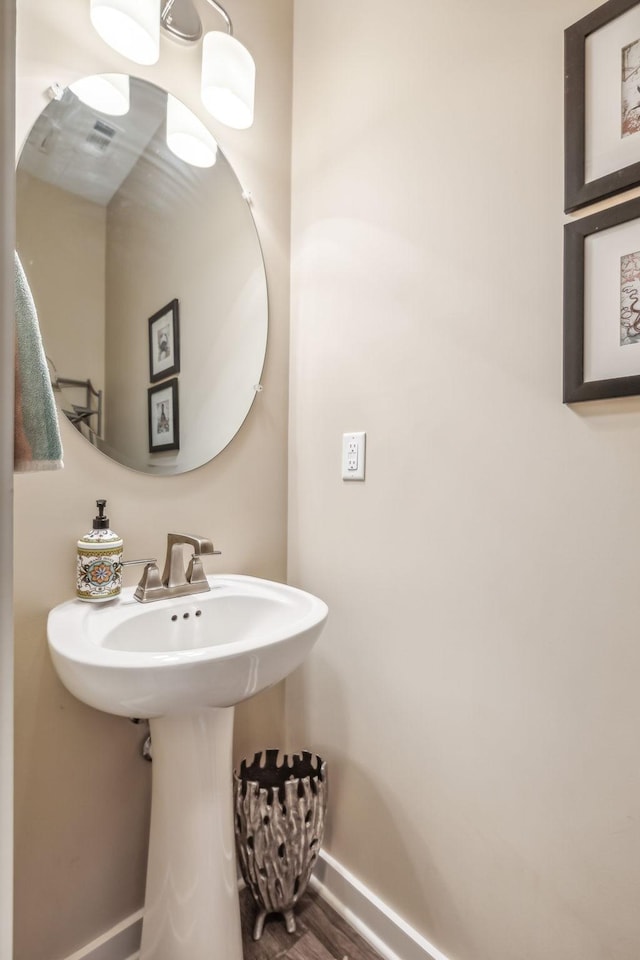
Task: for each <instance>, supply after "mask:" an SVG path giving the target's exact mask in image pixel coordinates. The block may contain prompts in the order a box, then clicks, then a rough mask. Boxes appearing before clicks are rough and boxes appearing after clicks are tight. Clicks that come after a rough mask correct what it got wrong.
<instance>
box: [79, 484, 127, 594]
mask: <svg viewBox="0 0 640 960" xmlns="http://www.w3.org/2000/svg"><path fill="white" fill-rule="evenodd" d="M96 505H97V507H98V516H97V517H95V519H94V521H93V529H91V530H90V531H89V533H87V534H85V536H84V537H82V539H81V540H78V574H77V590H76V593H77V597H78V599H79V600H89V601H90V602H92V603H101V602H103V601H105V600H113V598H114V597H117V596H118V594H119V593H120V590H121V588H122V538H121V537H119V536H118V534H117V533H114V532H113V530H110V529H109V517H105V515H104V510H105V507H106V505H107V501H106V500H96Z"/></svg>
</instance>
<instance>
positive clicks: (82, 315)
mask: <svg viewBox="0 0 640 960" xmlns="http://www.w3.org/2000/svg"><path fill="white" fill-rule="evenodd" d="M116 79H117V80H118V86H119V87H122V86H124V87H125V88H128V91H127V89H125V94H127V96H128V101H129V108H128V111H127V112H126V113H124V114H120V115H113V114H111V113H109V114H108V113H104V112H101V111H100V110H97V109H95V108H92V107H90V106H88V105H87V102H86V100H85V98H84V97H83V100H81V99H80V98H79V95H76V93H74V92H73V91H74V90H78V91H79V92H81V88H80V87H77V85H76V84H72V88H73V89H71V88H69V89H66V90H64V91H60V96H59V99H56V100H52V101H51V102H50V103H49V104H48V105H47V107H46V108H45V109H44V110H43V112H42V113H41V114H40V116H39V117H38V119H37V120H36V122H35V124H34V126H33V128H32V130H31V132H30V135H29V137H28V139H27V141H26V143H25V145H24V148H23V150H22V153H21V155H20V160H19V163H18V169H17V242H16V245H17V250H18V255H19V256H20V259H21V261H22V265H23V267H24V270H25V273H26V275H27V278H28V280H29V284H30V286H31V290H32V293H33V296H34V300H35V304H36V308H37V311H38V318H39V321H40V327H41V330H42V337H43V341H44V346H45V351H46V354H47V359H48V361H49V366H50V371H51V376H52V383H53V385H54V392H55V395H56V397H57V399H58V406H59V410H61V411H62V412H63V413H64V415H65V416H66V417H67V418H68V419H69V420H70V422H71V423H73V425H74V426H75V427H76V429H78V430H79V432H80V433H81V434H82V435H83V436H84V437H85V438H86V439H87V440H88V442H89V443H91V444H93V446H94V447H96V448H97V449H98V450H100V451H101V452H103V453H105V454H107V455H108V456H110V457H111V458H112V459H114V460H116V461H117V462H118V463H121V464H124V465H125V466H127V467H130V468H132V469H134V470H139V471H142V472H145V473H150V474H160V475H166V474H177V473H183V472H186V471H188V470H193V469H195V468H196V467H199V466H201V465H202V464H204V463H207V462H208V461H209V460H211V459H212V458H213V457H215V456H216V455H217V454H218V453H220V451H221V450H222V449H223V448H224V447H225V446H226V445H227V444H228V443H229V441H230V440H231V439H232V438H233V437H234V435H235V434H236V432H237V431H238V430H239V428H240V426H241V425H242V423H243V421H244V419H245V417H246V416H247V414H248V412H249V409H250V407H251V404H252V403H253V400H254V398H255V395H256V391H257V390H259V389H260V387H259V383H260V376H261V373H262V367H263V364H264V357H265V351H266V342H267V324H268V303H267V283H266V276H265V270H264V263H263V258H262V251H261V248H260V243H259V240H258V235H257V231H256V228H255V224H254V221H253V216H252V214H251V210H250V208H249V205H248V203H247V201H246V199H245V198H244V197H243V194H242V188H241V186H240V184H239V183H238V180H237V178H236V176H235V174H234V172H233V170H232V169H231V166H230V165H229V163H228V161H227V160H226V159H225V157H224V156H223V155H222V153H221V151H220V150H219V149H218V150H217V155H216V154H215V149H216V145H215V142H214V141H213V139H212V138H211V135H210V134H208V133H207V131H206V130H205V128H204V126H203V125H202V124H200V122H199V121H198V120H197V118H196V117H195V116H194V115H193V114H191V112H190V111H186V108H184V107H183V106H182V105H181V104H180V103H179V102H178V101H176V100H175V99H174V98H173V97H171V96H170V95H168V94H167V93H166V91H164V90H161V89H160V88H158V87H156V86H154V85H153V84H151V83H148V82H146V81H143V80H139V79H135V78H133V77H132V78H127V77H120V76H119V75H118V77H117V78H116ZM125 108H126V103H125ZM109 109H112V108H109ZM113 109H115V108H113ZM172 110H173V112H174V115H173V119H172V117H171V111H172ZM176 111H178V114H177V115H178V120H177V121H176V119H175V116H176ZM168 113H169V117H168ZM180 117H182V121H181V120H180ZM185 117H186V120H185ZM176 122H177V123H178V129H177V141H176V140H174V142H173V144H172V146H173V149H174V150H175V149H176V142H177V143H178V147H177V152H180V153H184V150H183V149H182V150H181V149H180V138H181V137H182V146H183V147H184V141H185V140H186V141H187V146H189V144H190V145H191V147H193V146H196V147H198V152H197V153H196V155H195V157H194V159H195V160H196V161H197V162H198V163H201V162H206V163H210V162H211V157H212V155H213V156H215V163H214V164H213V165H212V166H211V165H209V166H196V165H194V163H193V161H192V162H185V161H184V160H183V159H180V158H179V157H178V156H177V155H176V153H174V152H172V149H170V148H169V146H168V139H169V141H171V137H170V136H169V138H168V133H169V134H171V128H172V124H173V126H174V127H175V124H176ZM168 123H169V128H168ZM181 123H182V126H180V124H181ZM173 132H174V134H176V130H175V129H174V130H173ZM203 132H204V136H205V141H206V138H207V137H208V138H209V142H205V143H204V146H203V145H202V144H198V143H195V141H194V138H196V140H197V137H198V136H199V135H200V134H201V133H203ZM202 150H204V156H203V155H202V152H201V151H202ZM212 150H213V154H212V152H211V151H212ZM207 151H208V154H207Z"/></svg>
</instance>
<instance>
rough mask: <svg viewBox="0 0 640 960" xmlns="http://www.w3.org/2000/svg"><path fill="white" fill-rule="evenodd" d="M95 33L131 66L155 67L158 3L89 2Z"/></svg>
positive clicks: (125, 0)
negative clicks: (135, 64)
mask: <svg viewBox="0 0 640 960" xmlns="http://www.w3.org/2000/svg"><path fill="white" fill-rule="evenodd" d="M90 16H91V23H92V24H93V26H94V28H95V30H96V32H97V33H99V34H100V36H101V37H102V39H103V40H104V42H105V43H107V44H108V45H109V46H110V47H112V48H113V49H114V50H117V52H118V53H121V54H122V55H123V57H127V58H128V59H129V60H133V61H134V63H144V64H150V63H156V62H157V60H158V58H159V56H160V0H91V12H90Z"/></svg>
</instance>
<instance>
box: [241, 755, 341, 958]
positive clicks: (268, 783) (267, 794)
mask: <svg viewBox="0 0 640 960" xmlns="http://www.w3.org/2000/svg"><path fill="white" fill-rule="evenodd" d="M233 782H234V794H235V798H234V799H235V834H236V846H237V850H238V859H239V861H240V870H241V871H242V876H243V878H244V881H245V883H246V884H247V886H248V888H249V890H250V891H251V894H252V896H253V899H254V900H255V902H256V904H257V906H258V914H257V916H256V921H255V924H254V928H253V939H254V940H259V939H260V937H261V936H262V931H263V929H264V922H265V919H266V917H267V915H268V914H270V913H281V914H283V915H284V919H285V923H286V926H287V930H288V932H289V933H293V932H294V931H295V929H296V921H295V917H294V915H293V908H294V907H295V905H296V903H297V902H298V900H299V898H300V897H301V896H302V894H303V893H304V891H305V889H306V887H307V884H308V882H309V877H310V875H311V870H312V868H313V865H314V863H315V861H316V859H317V857H318V852H319V850H320V846H321V844H322V839H323V836H324V822H325V813H326V808H327V765H326V762H325V761H324V760H322V758H321V757H318V756H314V755H313V754H312V753H309V752H308V751H306V750H304V751H302V752H301V753H296V754H281V753H280V751H279V750H265V751H262V752H260V753H256V755H255V757H254V758H253V762H252V763H251V764H248V763H247V761H246V760H243V761H242V763H241V764H240V772H239V773H237V772H236V771H234V774H233Z"/></svg>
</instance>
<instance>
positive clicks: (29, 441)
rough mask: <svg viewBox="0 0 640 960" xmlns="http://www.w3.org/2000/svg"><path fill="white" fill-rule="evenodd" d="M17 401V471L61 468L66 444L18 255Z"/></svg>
mask: <svg viewBox="0 0 640 960" xmlns="http://www.w3.org/2000/svg"><path fill="white" fill-rule="evenodd" d="M15 267H16V276H15V296H16V397H15V399H16V404H15V418H14V426H15V430H14V437H15V441H14V470H15V471H16V472H23V471H30V470H58V469H60V467H62V443H61V441H60V428H59V425H58V415H57V412H56V405H55V401H54V399H53V389H52V387H51V377H50V376H49V368H48V367H47V359H46V357H45V354H44V347H43V345H42V337H41V336H40V327H39V326H38V315H37V313H36V306H35V303H34V302H33V297H32V296H31V290H30V289H29V284H28V282H27V278H26V276H25V273H24V270H23V269H22V264H21V263H20V259H19V257H18V254H17V253H16V255H15Z"/></svg>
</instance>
